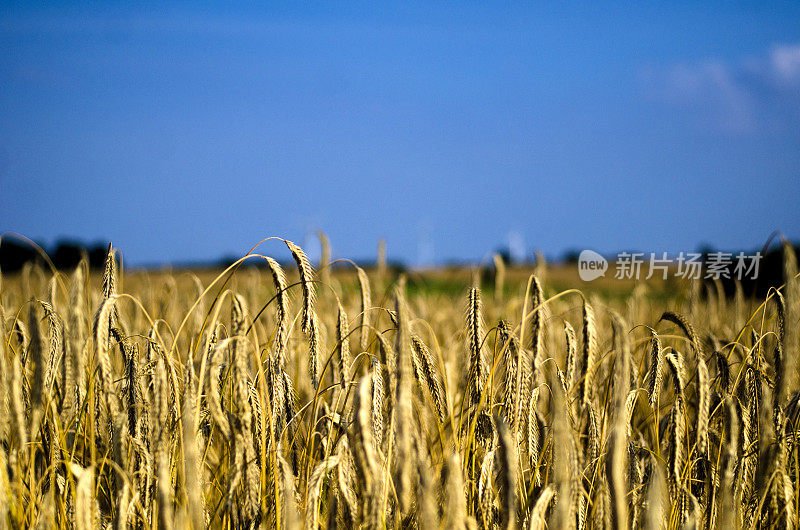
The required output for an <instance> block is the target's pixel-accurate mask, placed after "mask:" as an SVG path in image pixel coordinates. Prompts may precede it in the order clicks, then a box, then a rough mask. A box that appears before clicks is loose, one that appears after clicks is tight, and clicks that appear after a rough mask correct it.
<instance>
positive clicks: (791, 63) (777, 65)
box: [642, 44, 800, 134]
mask: <svg viewBox="0 0 800 530" xmlns="http://www.w3.org/2000/svg"><path fill="white" fill-rule="evenodd" d="M642 78H643V80H644V82H645V85H646V87H647V89H648V91H649V92H650V93H651V94H652V95H654V96H655V97H656V99H658V100H660V101H662V102H664V103H666V104H668V105H670V106H673V107H675V108H678V109H684V110H688V111H689V112H691V113H692V119H693V120H695V121H696V122H697V123H698V125H700V126H702V127H708V128H713V129H721V130H723V131H725V132H728V133H734V134H739V133H750V132H754V131H757V130H763V129H774V128H781V129H783V128H786V127H793V126H797V125H798V124H800V44H780V45H775V46H773V47H772V48H771V49H770V50H769V52H768V53H766V54H763V55H761V56H756V57H743V58H741V59H740V60H738V61H723V60H720V59H713V58H710V59H707V60H705V61H702V62H698V63H693V64H673V65H670V66H667V67H656V68H652V67H651V68H649V69H647V70H645V71H644V72H643V75H642Z"/></svg>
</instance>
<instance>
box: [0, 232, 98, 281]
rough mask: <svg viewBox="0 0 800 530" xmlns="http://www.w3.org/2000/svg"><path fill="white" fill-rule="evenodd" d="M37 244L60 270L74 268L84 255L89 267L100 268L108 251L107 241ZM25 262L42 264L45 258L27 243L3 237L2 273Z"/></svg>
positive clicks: (11, 270) (0, 251) (14, 269)
mask: <svg viewBox="0 0 800 530" xmlns="http://www.w3.org/2000/svg"><path fill="white" fill-rule="evenodd" d="M39 246H40V247H42V248H43V249H44V250H45V252H47V255H48V256H49V257H50V260H51V261H52V262H53V265H55V267H56V268H57V269H60V270H69V269H73V268H75V267H76V266H77V265H78V263H79V262H80V261H81V258H82V257H83V256H84V255H85V256H86V258H87V259H88V261H89V267H91V268H93V269H101V268H102V267H103V265H104V263H105V259H106V252H107V251H108V243H107V242H98V243H95V244H92V245H84V244H83V243H80V242H78V241H68V240H61V241H58V242H56V244H55V245H53V246H52V247H50V248H47V247H46V246H44V245H41V244H40V245H39ZM26 263H39V264H42V265H44V264H45V260H44V258H43V257H42V255H41V254H40V253H39V252H38V251H37V250H36V249H35V248H34V247H33V246H32V245H30V244H29V243H26V242H22V241H18V240H16V239H12V238H9V237H3V239H2V241H0V270H2V271H3V272H4V273H12V272H16V271H19V270H20V269H22V267H24V266H25V264H26Z"/></svg>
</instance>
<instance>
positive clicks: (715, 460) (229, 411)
mask: <svg viewBox="0 0 800 530" xmlns="http://www.w3.org/2000/svg"><path fill="white" fill-rule="evenodd" d="M325 248H326V246H325V245H323V249H325ZM327 254H328V253H327V252H323V257H322V259H321V261H320V263H318V264H315V265H316V266H312V264H311V263H310V262H309V260H308V258H307V257H306V254H305V253H304V251H303V250H302V249H301V248H300V247H298V246H297V245H295V244H294V243H292V242H290V241H285V240H282V239H277V238H271V239H270V240H268V241H264V242H262V243H261V244H260V245H259V246H257V247H256V248H254V250H253V251H251V253H249V254H248V255H247V257H245V258H242V260H239V261H238V262H236V263H234V264H233V265H231V266H230V267H229V268H228V269H226V270H224V271H217V272H214V273H211V272H208V271H195V272H191V271H175V272H164V271H162V272H141V271H138V272H137V271H131V272H130V273H128V272H124V271H123V267H122V266H121V262H120V260H118V259H117V258H116V256H117V252H116V249H113V248H111V247H109V254H108V258H107V260H106V266H105V271H104V272H103V273H102V274H99V273H98V274H94V273H92V272H91V271H90V270H89V269H88V265H87V263H86V262H85V261H84V262H83V263H81V265H79V266H78V268H77V269H76V270H74V271H62V272H55V271H54V270H52V269H51V268H50V267H47V266H38V265H35V266H27V267H26V268H25V269H23V271H22V272H21V273H19V274H15V275H13V276H12V275H8V274H6V275H4V276H3V277H0V282H2V283H1V284H0V285H1V287H0V332H1V333H2V337H1V338H2V340H0V362H2V365H0V385H2V388H1V389H0V396H2V400H0V447H2V450H0V459H1V460H2V461H0V527H2V528H33V527H36V528H78V529H87V530H88V529H95V528H116V529H119V530H123V529H126V528H131V529H151V528H164V529H171V528H178V529H183V528H194V529H197V528H207V527H210V528H275V529H278V528H309V529H311V528H327V529H332V528H423V529H429V528H430V529H439V528H456V529H461V528H492V529H493V528H503V529H509V528H525V529H528V528H530V529H542V528H552V529H561V528H563V529H581V530H583V529H593V528H615V529H620V528H653V529H661V528H664V529H666V528H669V529H679V528H696V529H706V528H708V529H711V528H720V529H728V528H735V529H739V528H745V529H749V528H795V527H797V526H798V524H797V523H798V513H800V512H799V511H798V508H800V506H799V504H800V489H799V486H800V484H798V478H799V477H800V447H799V446H798V434H799V433H800V406H798V396H800V394H798V390H800V381H798V379H800V374H798V372H799V371H800V366H798V357H800V355H798V338H799V337H798V335H799V334H798V331H797V325H798V318H800V280H799V279H798V278H797V263H796V259H795V257H794V254H793V253H792V251H791V249H790V248H789V247H788V246H787V247H786V252H785V256H786V259H785V263H784V273H785V277H786V278H789V281H788V282H787V284H786V285H784V286H783V287H781V288H780V289H778V290H774V289H773V290H771V291H770V293H769V296H768V297H767V298H765V299H760V300H759V299H752V298H747V297H745V296H744V294H743V293H742V290H741V289H739V290H737V293H736V295H735V296H733V297H731V298H727V297H725V296H724V294H722V290H721V288H720V289H714V286H713V284H712V285H710V286H709V285H703V284H702V283H701V282H700V281H694V282H688V281H687V282H686V283H685V284H682V285H680V286H679V288H677V289H675V290H673V291H671V292H670V294H669V296H667V297H663V296H659V297H656V296H652V295H651V294H652V293H651V292H650V288H649V287H648V285H647V284H644V283H643V284H639V285H637V286H636V287H635V288H633V289H629V290H623V291H622V292H620V293H617V294H616V295H613V296H612V295H608V294H607V293H602V292H592V291H590V290H588V289H587V290H585V292H584V291H581V290H578V289H562V290H556V289H554V288H553V287H552V286H551V285H550V282H549V281H548V273H549V272H550V271H549V270H548V268H547V267H546V266H545V265H544V264H541V263H540V264H539V265H538V266H537V267H536V269H530V270H513V271H512V270H510V269H509V270H505V267H504V266H503V264H502V261H500V260H496V262H495V267H494V271H495V272H494V275H493V276H492V277H491V278H490V279H489V280H488V281H487V280H486V279H485V277H482V275H481V274H480V273H478V272H476V273H475V274H469V272H467V273H466V274H464V275H463V277H462V278H461V279H460V280H458V282H456V285H457V287H456V288H455V289H432V288H426V287H425V283H424V282H420V281H419V280H418V279H417V278H416V277H415V275H414V273H408V274H400V275H398V274H395V273H393V272H392V271H391V270H389V269H388V268H387V267H386V266H385V265H384V262H383V261H382V260H381V261H379V265H378V266H377V267H371V268H369V269H368V270H365V269H363V268H360V267H358V266H357V265H356V264H355V263H353V262H351V261H348V260H341V261H339V262H338V263H336V264H335V265H336V266H335V267H333V266H332V265H331V264H330V263H329V261H330V260H329V258H328V257H327ZM245 260H246V261H247V263H254V264H257V265H259V267H239V266H240V265H241V264H242V263H244V262H245ZM290 265H291V266H290ZM482 279H483V281H481V280H482ZM717 287H719V286H717Z"/></svg>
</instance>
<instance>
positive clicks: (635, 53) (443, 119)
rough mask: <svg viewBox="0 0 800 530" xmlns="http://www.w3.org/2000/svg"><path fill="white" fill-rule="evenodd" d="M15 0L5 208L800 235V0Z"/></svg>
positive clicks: (141, 250) (694, 243) (237, 245)
mask: <svg viewBox="0 0 800 530" xmlns="http://www.w3.org/2000/svg"><path fill="white" fill-rule="evenodd" d="M0 6H1V7H0V50H2V52H1V53H0V232H5V231H15V232H20V233H23V234H24V235H26V236H28V237H31V238H34V239H38V240H42V241H45V242H48V243H52V242H54V241H55V240H56V239H57V238H59V237H69V238H78V239H82V240H85V241H94V240H100V239H105V240H112V241H113V242H114V244H115V246H118V247H120V248H121V249H122V251H123V252H124V253H125V256H126V260H127V262H128V263H132V264H143V263H155V262H185V261H192V260H205V259H214V258H217V257H219V256H221V255H231V254H233V255H236V254H242V253H244V252H245V251H246V250H247V249H248V248H250V246H252V245H253V244H254V243H256V242H257V241H258V240H260V239H262V238H264V237H267V236H272V235H278V236H283V237H287V238H289V239H293V240H295V241H297V242H299V243H301V244H302V243H303V242H304V241H306V240H307V239H308V237H309V235H311V234H313V233H314V232H315V231H316V230H320V229H321V230H324V231H326V232H327V233H328V235H329V237H330V239H331V243H332V247H333V251H334V257H351V258H366V257H372V256H374V255H375V247H376V242H377V240H378V239H379V238H381V237H385V238H386V239H387V248H388V252H389V256H390V257H392V258H399V259H403V260H406V261H407V262H409V263H428V262H432V261H439V262H441V261H444V260H448V259H467V260H480V259H482V258H484V257H485V256H486V255H487V253H488V252H491V251H492V250H495V249H497V248H498V247H500V246H503V245H507V244H509V242H510V243H511V244H512V246H515V247H521V248H525V249H526V250H528V251H529V250H530V249H532V248H539V249H542V250H543V251H544V252H545V253H546V254H550V255H557V254H560V253H561V252H563V251H564V250H567V249H575V248H578V249H580V248H591V249H595V250H597V251H599V252H601V253H609V252H613V251H616V250H619V249H640V250H653V251H668V252H678V251H693V250H695V249H697V247H698V245H700V244H702V243H709V244H712V245H714V246H716V247H718V248H730V249H740V248H756V247H760V246H761V245H762V244H763V243H764V241H765V240H766V238H767V237H768V236H769V234H770V233H771V232H772V231H773V230H776V229H778V230H782V231H783V232H784V233H785V234H786V235H787V236H788V237H790V238H792V239H798V238H800V214H798V212H799V211H800V208H798V202H799V201H800V3H798V2H773V3H769V5H767V3H765V2H752V3H744V2H721V3H713V5H712V4H711V3H694V2H664V3H654V2H640V3H635V4H634V5H627V6H623V5H622V4H621V3H616V2H594V3H586V4H584V3H574V2H563V3H551V4H547V5H545V4H538V5H531V4H529V3H516V2H504V3H499V2H487V3H482V4H479V3H474V2H432V3H429V2H408V3H402V4H397V5H391V6H387V5H379V3H367V2H364V3H357V2H330V3H320V2H301V3H281V4H280V5H279V4H278V3H271V4H270V5H269V6H268V7H264V6H262V5H261V3H252V4H237V7H236V8H232V7H230V6H226V7H219V6H214V5H212V4H210V3H178V4H171V5H170V7H165V6H162V5H161V4H160V3H146V2H145V3H137V4H136V6H130V5H128V3H126V2H111V3H109V2H102V3H85V2H81V3H78V4H77V5H72V4H71V5H63V4H62V3H55V2H54V3H47V2H44V3H38V2H37V3H30V2H24V3H13V4H10V3H6V2H3V3H0ZM264 250H265V251H266V252H268V253H273V254H275V255H280V256H281V257H285V256H283V254H285V249H283V248H279V247H277V246H270V247H266V248H265V249H264Z"/></svg>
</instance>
